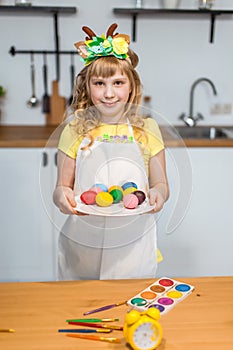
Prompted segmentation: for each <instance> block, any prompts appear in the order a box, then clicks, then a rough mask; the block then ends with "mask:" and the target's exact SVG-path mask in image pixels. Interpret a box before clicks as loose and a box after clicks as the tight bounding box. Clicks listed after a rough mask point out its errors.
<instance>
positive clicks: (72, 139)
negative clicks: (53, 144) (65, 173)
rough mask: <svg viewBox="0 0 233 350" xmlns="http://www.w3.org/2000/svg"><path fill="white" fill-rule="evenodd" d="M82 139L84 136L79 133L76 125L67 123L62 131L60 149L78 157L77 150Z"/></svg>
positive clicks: (72, 156)
mask: <svg viewBox="0 0 233 350" xmlns="http://www.w3.org/2000/svg"><path fill="white" fill-rule="evenodd" d="M81 141H82V137H81V136H80V135H78V134H77V132H76V131H75V129H74V127H73V126H72V125H70V124H67V125H66V126H65V128H64V129H63V131H62V133H61V136H60V139H59V143H58V149H59V150H60V151H62V152H64V153H65V154H67V155H68V156H69V157H71V158H73V159H76V157H77V150H78V149H79V146H80V144H81Z"/></svg>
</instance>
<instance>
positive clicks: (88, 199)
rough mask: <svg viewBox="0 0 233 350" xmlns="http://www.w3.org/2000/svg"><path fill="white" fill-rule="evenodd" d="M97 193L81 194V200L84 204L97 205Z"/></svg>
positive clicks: (87, 192) (86, 192)
mask: <svg viewBox="0 0 233 350" xmlns="http://www.w3.org/2000/svg"><path fill="white" fill-rule="evenodd" d="M95 198H96V192H94V191H85V192H83V193H82V194H81V196H80V199H81V201H82V202H83V203H84V204H87V205H91V204H95Z"/></svg>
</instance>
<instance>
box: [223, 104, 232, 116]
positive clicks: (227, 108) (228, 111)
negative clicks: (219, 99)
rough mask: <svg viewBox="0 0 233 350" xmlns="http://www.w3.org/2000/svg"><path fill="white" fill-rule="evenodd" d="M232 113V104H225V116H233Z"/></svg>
mask: <svg viewBox="0 0 233 350" xmlns="http://www.w3.org/2000/svg"><path fill="white" fill-rule="evenodd" d="M231 112H232V104H231V103H225V104H224V105H223V114H231Z"/></svg>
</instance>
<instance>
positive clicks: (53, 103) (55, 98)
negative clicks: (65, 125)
mask: <svg viewBox="0 0 233 350" xmlns="http://www.w3.org/2000/svg"><path fill="white" fill-rule="evenodd" d="M65 110H66V98H65V97H63V96H60V95H59V82H58V81H57V80H54V81H53V82H52V95H51V97H50V113H48V114H46V124H47V125H59V124H61V123H62V121H63V120H64V119H65V118H64V113H65Z"/></svg>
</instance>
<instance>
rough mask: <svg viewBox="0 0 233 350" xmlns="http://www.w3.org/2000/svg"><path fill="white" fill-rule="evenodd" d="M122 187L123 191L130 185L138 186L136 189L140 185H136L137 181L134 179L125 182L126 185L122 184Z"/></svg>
mask: <svg viewBox="0 0 233 350" xmlns="http://www.w3.org/2000/svg"><path fill="white" fill-rule="evenodd" d="M121 187H122V189H123V191H124V190H126V188H128V187H134V188H136V189H137V188H138V186H137V185H136V183H135V182H132V181H129V182H126V183H124V185H122V186H121Z"/></svg>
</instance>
